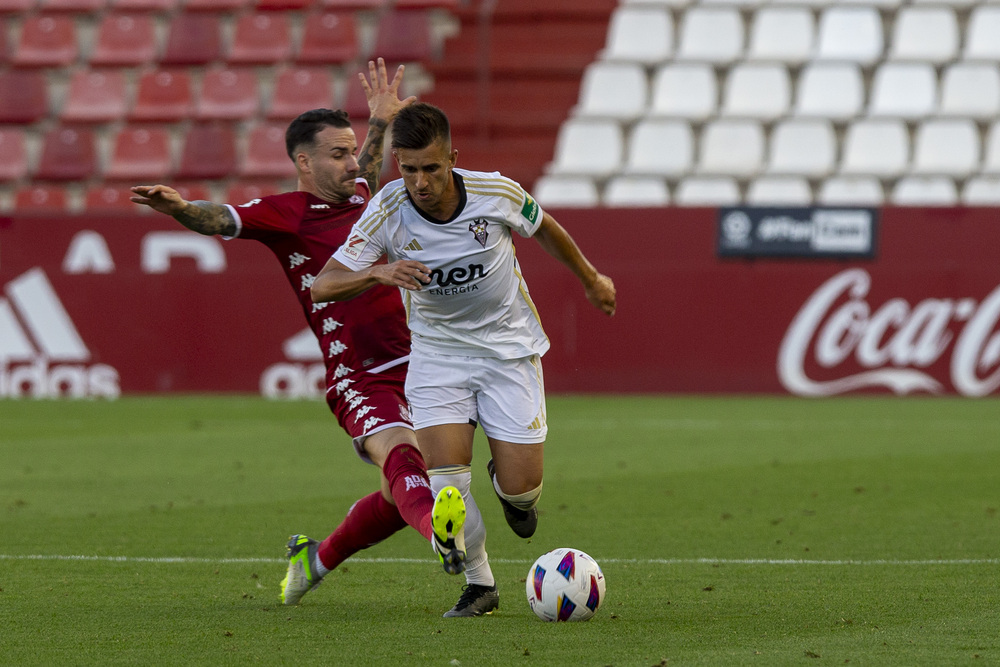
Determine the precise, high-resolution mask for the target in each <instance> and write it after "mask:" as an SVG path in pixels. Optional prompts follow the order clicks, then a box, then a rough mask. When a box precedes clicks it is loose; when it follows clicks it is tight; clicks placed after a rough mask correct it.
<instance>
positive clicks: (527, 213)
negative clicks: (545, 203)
mask: <svg viewBox="0 0 1000 667" xmlns="http://www.w3.org/2000/svg"><path fill="white" fill-rule="evenodd" d="M521 215H523V216H524V217H525V218H527V219H528V222H530V223H531V224H535V222H537V221H538V204H536V203H535V200H534V199H532V198H531V195H529V194H525V195H524V206H522V207H521Z"/></svg>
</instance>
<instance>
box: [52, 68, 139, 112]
mask: <svg viewBox="0 0 1000 667" xmlns="http://www.w3.org/2000/svg"><path fill="white" fill-rule="evenodd" d="M125 98H126V89H125V77H124V75H123V74H122V72H121V70H118V69H101V70H77V71H76V72H74V73H73V75H72V76H71V78H70V82H69V92H68V94H67V96H66V103H65V104H64V105H63V108H62V111H61V112H60V113H59V118H60V120H62V122H63V123H108V122H111V121H115V120H120V119H121V118H124V117H125V111H126V109H127V102H126V99H125Z"/></svg>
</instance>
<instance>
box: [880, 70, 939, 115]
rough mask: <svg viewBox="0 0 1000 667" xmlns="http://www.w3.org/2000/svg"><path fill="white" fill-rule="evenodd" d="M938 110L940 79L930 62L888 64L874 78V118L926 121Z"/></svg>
mask: <svg viewBox="0 0 1000 667" xmlns="http://www.w3.org/2000/svg"><path fill="white" fill-rule="evenodd" d="M936 108H937V79H936V77H935V74H934V67H933V66H932V65H930V64H929V63H884V64H882V65H881V66H879V68H878V69H877V70H875V76H874V77H873V79H872V92H871V103H870V104H869V107H868V111H869V113H870V114H871V115H872V116H888V117H899V118H907V119H916V118H923V117H924V116H928V115H930V114H932V113H933V112H934V111H935V109H936Z"/></svg>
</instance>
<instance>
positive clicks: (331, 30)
mask: <svg viewBox="0 0 1000 667" xmlns="http://www.w3.org/2000/svg"><path fill="white" fill-rule="evenodd" d="M357 55H358V37H357V27H356V25H355V21H354V14H352V13H349V12H323V13H321V14H310V15H309V16H308V17H307V18H306V21H305V31H304V33H303V35H302V47H301V48H300V49H299V54H298V57H297V58H296V60H298V62H300V63H315V64H323V65H326V64H329V63H343V62H348V61H351V60H354V59H355V58H356V57H357ZM380 55H381V54H380Z"/></svg>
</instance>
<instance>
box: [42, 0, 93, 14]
mask: <svg viewBox="0 0 1000 667" xmlns="http://www.w3.org/2000/svg"><path fill="white" fill-rule="evenodd" d="M106 5H107V0H38V5H37V7H38V9H39V10H40V11H42V12H98V11H101V10H102V9H104V8H105V6H106Z"/></svg>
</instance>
